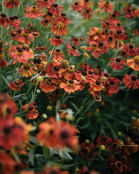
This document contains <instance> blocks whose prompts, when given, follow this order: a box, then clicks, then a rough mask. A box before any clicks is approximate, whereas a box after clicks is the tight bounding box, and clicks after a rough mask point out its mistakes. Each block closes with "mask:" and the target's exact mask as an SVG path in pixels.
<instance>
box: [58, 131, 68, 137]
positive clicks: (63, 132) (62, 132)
mask: <svg viewBox="0 0 139 174" xmlns="http://www.w3.org/2000/svg"><path fill="white" fill-rule="evenodd" d="M60 137H61V138H62V139H67V138H68V137H69V132H68V131H67V130H63V131H61V133H60Z"/></svg>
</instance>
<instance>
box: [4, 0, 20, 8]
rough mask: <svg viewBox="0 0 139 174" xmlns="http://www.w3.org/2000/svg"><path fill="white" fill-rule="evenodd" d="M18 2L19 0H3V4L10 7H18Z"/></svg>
mask: <svg viewBox="0 0 139 174" xmlns="http://www.w3.org/2000/svg"><path fill="white" fill-rule="evenodd" d="M19 4H20V0H7V1H4V5H5V7H6V8H8V9H10V8H14V7H15V8H16V7H18V5H19Z"/></svg>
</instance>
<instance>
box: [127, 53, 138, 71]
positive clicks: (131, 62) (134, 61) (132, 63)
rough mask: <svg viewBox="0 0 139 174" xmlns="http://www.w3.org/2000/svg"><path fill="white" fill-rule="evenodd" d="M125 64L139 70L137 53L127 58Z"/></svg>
mask: <svg viewBox="0 0 139 174" xmlns="http://www.w3.org/2000/svg"><path fill="white" fill-rule="evenodd" d="M127 65H128V66H129V67H130V68H132V69H133V70H135V71H139V55H137V56H135V57H134V58H131V59H127Z"/></svg>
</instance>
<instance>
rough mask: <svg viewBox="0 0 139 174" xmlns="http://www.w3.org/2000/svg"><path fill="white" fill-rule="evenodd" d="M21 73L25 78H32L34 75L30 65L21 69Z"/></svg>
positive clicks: (25, 65)
mask: <svg viewBox="0 0 139 174" xmlns="http://www.w3.org/2000/svg"><path fill="white" fill-rule="evenodd" d="M19 73H20V74H22V75H23V76H24V77H30V76H32V75H33V69H32V67H31V66H30V64H29V63H27V64H24V65H22V66H21V67H20V68H19Z"/></svg>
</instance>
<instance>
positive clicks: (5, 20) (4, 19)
mask: <svg viewBox="0 0 139 174" xmlns="http://www.w3.org/2000/svg"><path fill="white" fill-rule="evenodd" d="M8 23H9V20H8V18H7V17H6V14H5V13H1V15H0V25H6V24H8Z"/></svg>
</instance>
